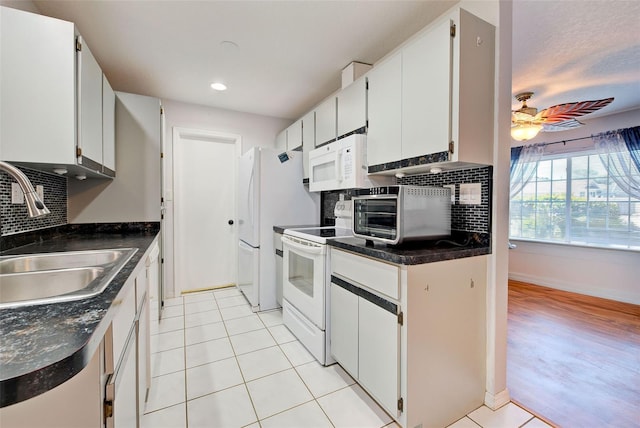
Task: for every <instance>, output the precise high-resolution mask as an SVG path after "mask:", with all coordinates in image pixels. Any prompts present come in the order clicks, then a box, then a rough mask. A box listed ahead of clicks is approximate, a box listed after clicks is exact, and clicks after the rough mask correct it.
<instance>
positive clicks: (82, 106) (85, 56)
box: [78, 37, 103, 171]
mask: <svg viewBox="0 0 640 428" xmlns="http://www.w3.org/2000/svg"><path fill="white" fill-rule="evenodd" d="M78 41H79V43H80V45H81V48H80V50H79V51H78V146H79V147H80V148H81V149H82V157H83V158H88V159H89V160H91V161H93V162H95V163H97V164H98V165H100V166H101V165H102V84H103V83H102V70H100V66H99V65H98V62H97V61H96V59H95V58H94V56H93V54H92V53H91V51H90V50H89V47H88V46H87V44H86V43H84V41H83V40H82V38H81V37H78ZM81 163H83V164H86V160H85V159H82V162H81ZM85 166H87V167H89V168H91V169H95V166H92V165H85ZM101 170H102V169H101V168H100V171H101Z"/></svg>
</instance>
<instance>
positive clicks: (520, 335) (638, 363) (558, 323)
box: [507, 281, 640, 428]
mask: <svg viewBox="0 0 640 428" xmlns="http://www.w3.org/2000/svg"><path fill="white" fill-rule="evenodd" d="M507 384H508V388H509V392H510V394H511V398H512V400H513V401H515V402H517V403H519V404H522V405H523V406H524V407H526V408H528V409H529V410H531V411H532V412H534V413H536V414H537V415H538V416H541V417H543V418H545V419H547V420H548V421H549V422H552V423H553V424H555V425H558V426H560V427H563V428H570V427H580V428H590V427H594V428H595V427H598V428H601V427H615V428H626V427H640V306H637V305H631V304H627V303H621V302H615V301H612V300H605V299H599V298H595V297H589V296H584V295H581V294H575V293H569V292H565V291H560V290H555V289H551V288H547V287H541V286H536V285H531V284H526V283H522V282H517V281H509V318H508V356H507Z"/></svg>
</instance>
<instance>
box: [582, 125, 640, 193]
mask: <svg viewBox="0 0 640 428" xmlns="http://www.w3.org/2000/svg"><path fill="white" fill-rule="evenodd" d="M591 138H592V139H593V142H594V145H595V148H596V150H597V152H598V155H599V156H600V160H601V161H602V164H603V165H604V166H605V167H606V168H607V172H608V173H609V177H611V179H613V181H615V183H616V184H617V185H618V186H619V187H620V189H622V190H623V191H625V192H627V194H629V195H630V196H631V197H632V198H637V199H640V127H639V126H636V127H634V128H627V129H619V130H617V131H608V132H603V133H601V134H598V135H594V136H592V137H591Z"/></svg>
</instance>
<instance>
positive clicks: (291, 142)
mask: <svg viewBox="0 0 640 428" xmlns="http://www.w3.org/2000/svg"><path fill="white" fill-rule="evenodd" d="M300 147H302V119H300V120H296V121H295V122H294V123H293V124H292V125H291V126H289V127H288V128H287V150H295V149H297V148H300Z"/></svg>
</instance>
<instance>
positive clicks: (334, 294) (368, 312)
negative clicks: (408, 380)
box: [331, 278, 400, 415]
mask: <svg viewBox="0 0 640 428" xmlns="http://www.w3.org/2000/svg"><path fill="white" fill-rule="evenodd" d="M374 302H376V303H374ZM397 311H398V306H397V305H396V304H395V303H392V302H390V301H387V300H384V299H382V298H380V297H379V296H376V295H373V294H371V293H370V292H368V291H366V290H363V289H361V288H358V287H356V286H354V285H352V284H350V283H347V282H345V281H341V280H337V279H335V278H334V279H333V280H332V283H331V354H332V355H333V357H334V358H335V359H336V361H338V362H339V363H340V365H341V366H342V367H343V368H344V369H345V370H346V371H347V372H348V373H349V374H351V376H353V377H354V378H355V379H356V380H357V381H358V383H359V384H360V385H361V386H362V387H363V388H364V389H366V390H367V391H368V392H369V394H371V395H372V396H373V397H374V398H375V399H376V401H377V402H378V403H379V404H380V405H381V406H382V407H383V408H384V409H385V410H387V412H389V413H390V414H392V415H396V414H397V409H398V406H399V403H398V400H399V398H400V395H399V394H400V384H399V375H400V366H399V362H400V360H399V355H400V328H399V327H400V326H399V324H398V312H397Z"/></svg>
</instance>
